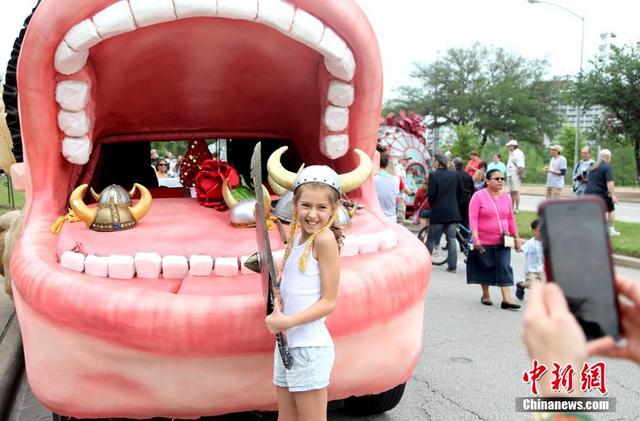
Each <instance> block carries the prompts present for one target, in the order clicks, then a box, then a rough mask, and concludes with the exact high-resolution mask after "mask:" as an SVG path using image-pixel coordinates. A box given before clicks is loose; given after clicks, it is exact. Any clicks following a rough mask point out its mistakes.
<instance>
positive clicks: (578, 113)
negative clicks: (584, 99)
mask: <svg viewBox="0 0 640 421" xmlns="http://www.w3.org/2000/svg"><path fill="white" fill-rule="evenodd" d="M527 1H528V2H529V4H536V3H540V4H548V5H549V6H555V7H557V8H559V9H562V10H564V11H565V12H568V13H571V14H572V15H573V16H575V17H577V18H578V19H580V20H581V21H582V36H581V38H580V73H578V82H580V81H581V80H582V61H583V56H584V16H580V15H579V14H577V13H576V12H574V11H572V10H569V9H567V8H566V7H564V6H561V5H559V4H555V3H551V2H549V1H542V0H527ZM581 118H582V109H581V108H580V104H577V105H576V142H575V147H574V149H575V150H574V151H573V164H574V165H575V164H577V163H578V153H579V151H578V150H579V149H580V119H581Z"/></svg>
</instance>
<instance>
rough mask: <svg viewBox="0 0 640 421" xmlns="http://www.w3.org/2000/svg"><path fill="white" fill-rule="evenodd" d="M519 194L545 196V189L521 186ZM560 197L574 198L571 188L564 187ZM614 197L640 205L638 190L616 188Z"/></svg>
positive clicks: (529, 185)
mask: <svg viewBox="0 0 640 421" xmlns="http://www.w3.org/2000/svg"><path fill="white" fill-rule="evenodd" d="M520 194H528V195H532V196H545V195H546V194H547V188H546V187H545V186H544V185H543V184H523V185H522V186H521V187H520ZM562 196H565V197H575V194H574V193H573V190H571V186H565V188H564V190H563V191H562ZM616 196H618V200H619V201H621V202H629V203H640V189H637V188H633V187H616Z"/></svg>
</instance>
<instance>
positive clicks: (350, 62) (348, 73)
mask: <svg viewBox="0 0 640 421" xmlns="http://www.w3.org/2000/svg"><path fill="white" fill-rule="evenodd" d="M324 65H325V67H326V68H327V70H328V71H329V73H331V74H332V75H334V76H335V77H337V78H338V79H342V80H344V81H345V82H349V81H350V80H351V79H353V75H354V74H355V72H356V60H355V58H354V57H353V53H352V52H351V50H350V49H348V48H347V51H345V53H344V57H342V59H340V61H331V60H327V59H325V60H324Z"/></svg>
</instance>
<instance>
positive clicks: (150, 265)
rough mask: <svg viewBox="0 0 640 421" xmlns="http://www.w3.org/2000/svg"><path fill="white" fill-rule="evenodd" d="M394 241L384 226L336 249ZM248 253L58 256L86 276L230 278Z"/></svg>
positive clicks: (349, 252) (359, 249) (351, 252)
mask: <svg viewBox="0 0 640 421" xmlns="http://www.w3.org/2000/svg"><path fill="white" fill-rule="evenodd" d="M397 244H398V233H397V231H395V230H392V229H386V230H384V231H380V232H377V233H370V234H361V235H347V236H345V238H344V240H343V246H342V249H341V251H340V255H341V256H342V257H349V256H356V255H358V254H366V253H375V252H377V251H378V250H386V249H389V248H392V247H394V246H396V245H397ZM283 257H284V250H278V251H274V252H273V260H274V263H275V265H276V267H278V266H279V264H280V262H281V261H282V258H283ZM248 258H249V256H241V257H239V258H238V257H216V258H215V259H214V258H213V257H211V256H207V255H191V256H190V257H189V258H188V259H187V258H186V257H185V256H164V257H160V255H159V254H158V253H136V254H135V256H124V255H111V256H95V255H91V254H90V255H87V256H85V255H84V254H82V253H78V252H74V251H65V252H64V253H62V255H61V256H60V265H61V266H62V267H65V268H67V269H71V270H73V271H76V272H84V273H86V274H87V275H92V276H100V277H109V278H114V279H133V278H134V277H135V276H137V277H138V278H146V279H157V278H159V277H160V274H161V273H162V277H163V278H166V279H182V278H184V277H185V276H187V275H190V276H200V277H208V276H211V275H214V276H223V277H233V276H237V275H238V273H241V274H243V275H248V274H251V273H253V272H252V271H250V270H249V269H247V268H246V267H245V266H244V263H245V261H246V260H247V259H248Z"/></svg>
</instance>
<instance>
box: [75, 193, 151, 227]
mask: <svg viewBox="0 0 640 421" xmlns="http://www.w3.org/2000/svg"><path fill="white" fill-rule="evenodd" d="M136 189H138V190H140V200H139V201H138V203H137V204H136V205H135V206H131V198H132V197H133V195H134V194H135V192H136ZM86 190H87V185H86V184H82V185H80V186H78V187H76V189H75V190H74V191H73V193H71V198H70V199H69V205H70V206H71V209H72V210H73V212H74V213H75V214H76V215H77V216H78V218H80V220H81V221H83V222H84V223H85V224H87V226H88V227H89V228H91V229H92V230H94V231H102V232H111V231H122V230H126V229H129V228H133V227H134V226H135V225H136V223H137V222H138V221H140V220H141V219H142V218H143V217H144V216H145V215H146V214H147V212H148V211H149V208H150V207H151V193H149V190H147V188H146V187H144V186H143V185H141V184H138V183H135V184H134V185H133V188H132V189H131V191H129V192H127V191H126V190H125V189H124V188H123V187H121V186H118V185H116V184H112V185H110V186H108V187H106V188H105V189H104V190H102V192H101V193H100V194H97V193H96V192H95V191H94V190H93V189H91V195H92V196H93V198H94V199H95V200H96V201H97V202H98V206H97V207H95V208H89V207H88V206H87V205H86V204H85V203H84V201H83V200H82V196H83V195H84V192H85V191H86Z"/></svg>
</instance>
